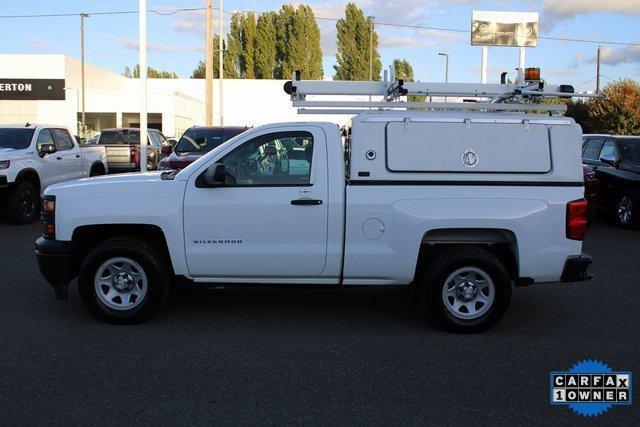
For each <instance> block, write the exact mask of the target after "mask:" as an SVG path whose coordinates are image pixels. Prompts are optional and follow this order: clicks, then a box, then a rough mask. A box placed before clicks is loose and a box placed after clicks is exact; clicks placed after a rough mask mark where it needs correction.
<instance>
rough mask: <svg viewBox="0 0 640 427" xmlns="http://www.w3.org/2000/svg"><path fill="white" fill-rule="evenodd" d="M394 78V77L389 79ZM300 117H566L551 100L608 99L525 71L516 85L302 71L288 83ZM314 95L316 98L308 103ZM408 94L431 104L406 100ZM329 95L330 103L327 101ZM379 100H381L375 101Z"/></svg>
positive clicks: (286, 89)
mask: <svg viewBox="0 0 640 427" xmlns="http://www.w3.org/2000/svg"><path fill="white" fill-rule="evenodd" d="M388 75H391V79H389V78H388ZM284 91H285V92H286V93H287V94H288V95H290V96H291V102H292V105H293V107H296V108H298V114H358V113H360V112H364V111H371V110H393V109H427V110H466V111H524V112H543V113H549V114H552V113H561V112H564V111H566V109H567V108H566V106H565V105H564V104H545V103H543V102H542V101H543V100H544V99H551V98H572V97H581V98H602V97H603V96H602V95H597V94H586V93H575V91H574V89H573V86H570V85H547V84H545V83H544V82H543V81H541V80H525V79H524V75H523V73H521V72H519V73H518V79H517V81H516V82H515V83H512V84H507V83H503V84H486V83H437V82H405V81H404V80H403V79H396V78H395V75H394V73H393V69H392V67H390V70H389V73H387V71H385V72H384V79H383V80H382V81H322V80H301V79H300V72H299V71H294V73H293V78H292V80H291V81H288V82H286V83H285V85H284ZM307 96H310V97H311V98H310V99H307ZM338 96H347V97H351V98H353V97H363V96H368V97H369V100H353V99H350V100H336V99H326V98H327V97H338ZM408 96H420V97H424V99H425V101H406V100H404V99H402V98H403V97H408ZM322 97H324V98H325V99H322ZM372 97H375V98H376V100H372V99H371V98H372ZM431 97H438V98H462V101H463V102H430V101H427V99H429V98H431Z"/></svg>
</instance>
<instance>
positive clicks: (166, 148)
mask: <svg viewBox="0 0 640 427" xmlns="http://www.w3.org/2000/svg"><path fill="white" fill-rule="evenodd" d="M160 151H161V152H162V154H164V155H166V156H168V155H170V154H171V153H173V147H172V146H170V145H163V146H162V148H161V150H160Z"/></svg>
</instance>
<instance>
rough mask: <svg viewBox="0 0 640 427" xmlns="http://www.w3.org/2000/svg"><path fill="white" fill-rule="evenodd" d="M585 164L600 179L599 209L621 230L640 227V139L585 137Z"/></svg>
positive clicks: (609, 136) (606, 136)
mask: <svg viewBox="0 0 640 427" xmlns="http://www.w3.org/2000/svg"><path fill="white" fill-rule="evenodd" d="M583 141H584V142H583V150H582V161H583V162H584V163H585V164H587V165H589V166H590V167H591V168H593V170H594V171H595V174H596V177H597V179H598V195H597V197H596V207H597V208H598V209H603V210H605V211H608V212H612V213H613V215H614V218H615V221H616V224H618V225H619V226H621V227H625V228H635V227H637V226H638V225H639V223H640V197H639V196H640V137H634V136H618V135H584V137H583Z"/></svg>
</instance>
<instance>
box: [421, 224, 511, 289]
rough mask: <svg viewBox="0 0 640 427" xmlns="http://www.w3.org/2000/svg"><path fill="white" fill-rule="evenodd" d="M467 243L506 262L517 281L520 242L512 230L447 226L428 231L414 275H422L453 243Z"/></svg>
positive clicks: (423, 237) (508, 269)
mask: <svg viewBox="0 0 640 427" xmlns="http://www.w3.org/2000/svg"><path fill="white" fill-rule="evenodd" d="M459 245H467V246H469V245H470V246H479V247H482V248H484V249H486V250H488V251H489V252H491V253H492V254H493V255H495V256H496V257H497V258H498V259H500V260H501V261H502V262H503V263H504V266H505V268H506V269H507V272H508V273H509V277H511V279H512V280H517V279H518V277H519V269H518V241H517V239H516V236H515V234H514V233H513V232H512V231H510V230H505V229H496V228H447V229H437V230H429V231H427V232H426V233H424V235H423V236H422V242H421V244H420V252H419V254H418V263H417V265H416V272H415V277H419V276H420V273H421V272H422V270H423V269H424V268H425V266H426V264H427V262H428V261H429V260H430V259H433V258H434V257H435V256H437V255H438V254H440V253H441V252H443V251H445V250H446V249H449V248H452V247H454V246H459Z"/></svg>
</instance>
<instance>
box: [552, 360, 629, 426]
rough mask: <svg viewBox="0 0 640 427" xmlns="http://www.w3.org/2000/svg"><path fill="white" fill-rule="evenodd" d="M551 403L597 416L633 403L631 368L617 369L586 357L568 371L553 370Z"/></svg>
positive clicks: (590, 415) (586, 415)
mask: <svg viewBox="0 0 640 427" xmlns="http://www.w3.org/2000/svg"><path fill="white" fill-rule="evenodd" d="M550 381H551V404H552V405H566V406H568V407H569V408H571V409H572V410H573V411H574V412H575V413H577V414H580V415H583V416H585V417H594V416H597V415H601V414H603V413H604V412H606V411H608V410H609V409H610V408H611V407H612V406H618V405H631V402H632V390H633V389H632V386H631V372H625V371H614V370H613V369H611V368H610V367H609V366H607V365H606V364H604V363H602V362H600V361H597V360H585V361H582V362H580V363H578V364H576V365H574V366H573V367H572V368H571V369H569V370H568V371H566V372H551V375H550Z"/></svg>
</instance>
